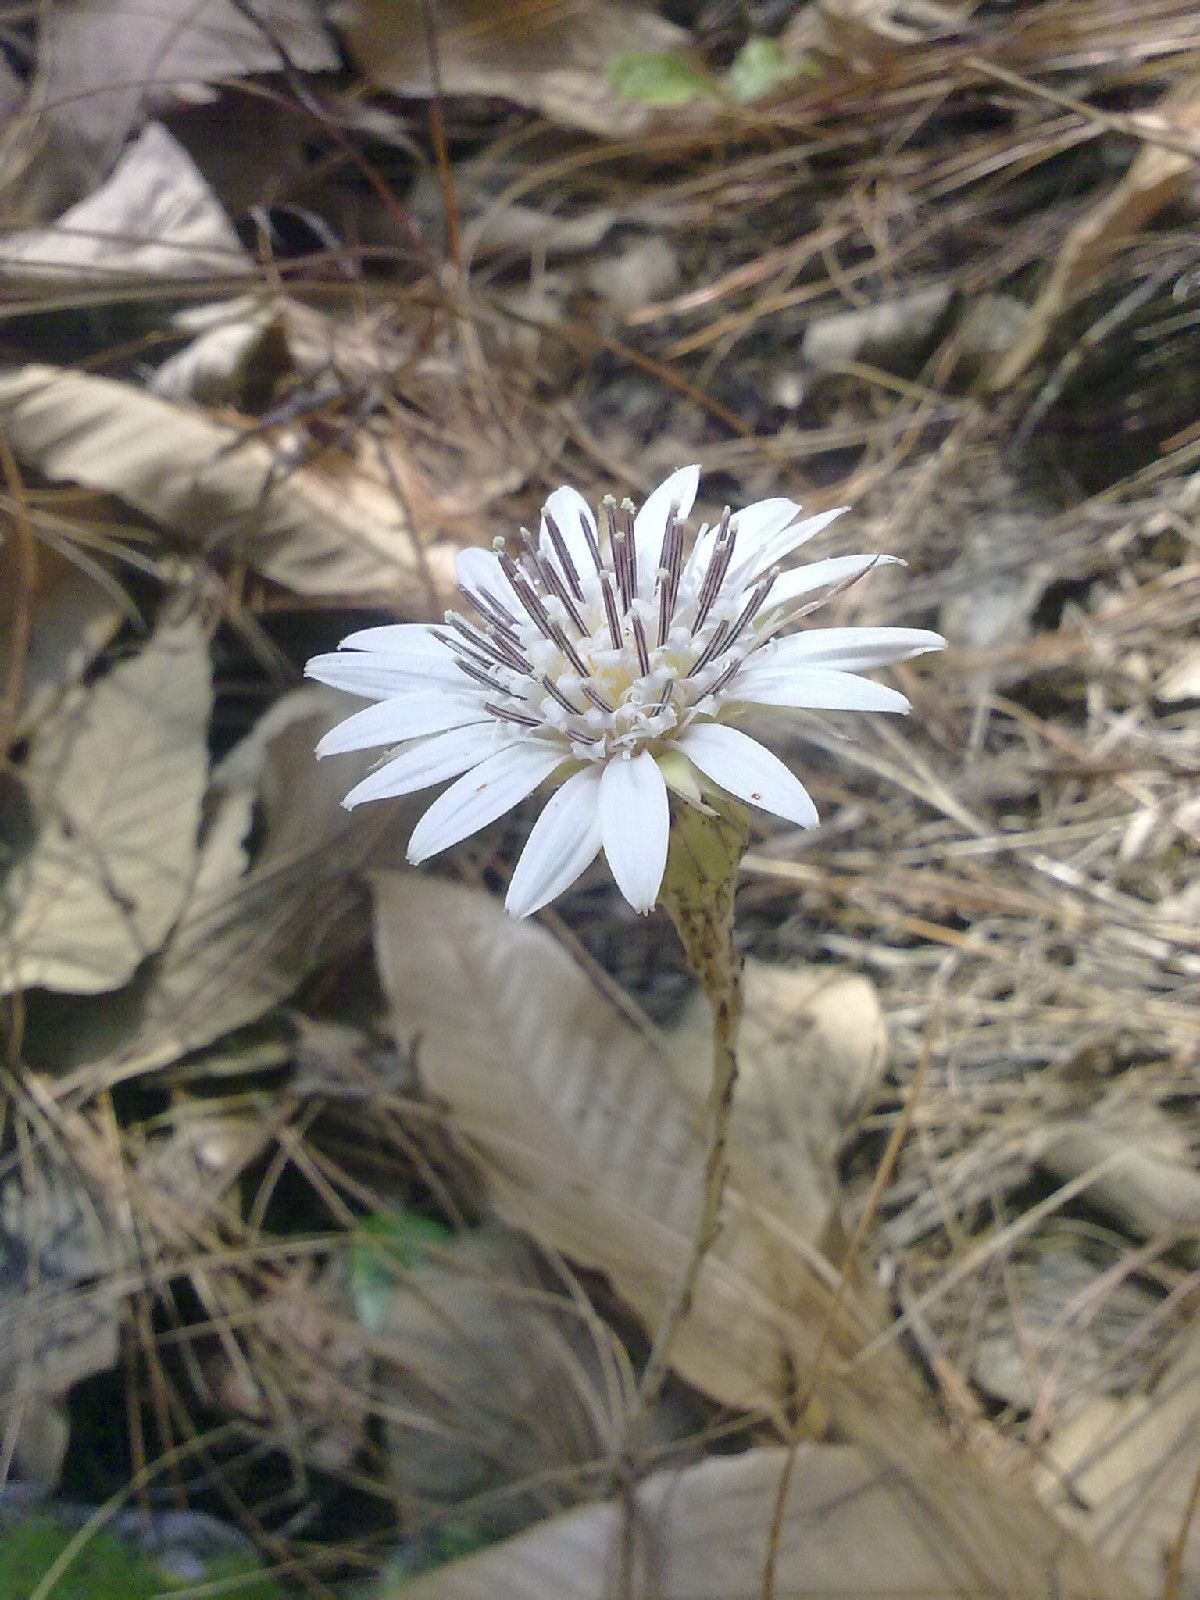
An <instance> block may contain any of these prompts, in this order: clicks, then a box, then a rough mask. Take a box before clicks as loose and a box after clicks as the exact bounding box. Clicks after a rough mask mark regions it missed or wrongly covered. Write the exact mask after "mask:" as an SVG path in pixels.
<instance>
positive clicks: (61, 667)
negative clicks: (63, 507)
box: [0, 539, 123, 737]
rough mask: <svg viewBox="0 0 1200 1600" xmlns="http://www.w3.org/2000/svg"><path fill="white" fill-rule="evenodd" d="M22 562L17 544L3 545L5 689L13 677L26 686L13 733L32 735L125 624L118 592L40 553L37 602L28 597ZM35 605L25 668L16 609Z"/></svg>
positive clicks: (0, 605)
mask: <svg viewBox="0 0 1200 1600" xmlns="http://www.w3.org/2000/svg"><path fill="white" fill-rule="evenodd" d="M19 564H20V558H19V556H18V553H17V544H16V541H15V540H14V539H8V540H7V541H6V542H5V543H3V544H0V686H4V685H7V684H8V683H9V682H10V681H11V676H12V674H13V673H14V672H17V673H19V675H20V682H21V697H20V704H19V705H18V706H17V707H16V718H15V722H14V724H13V725H12V726H11V728H10V729H9V732H10V733H11V735H12V737H19V736H20V735H21V734H24V733H28V732H29V730H30V729H31V728H32V727H33V726H34V724H35V723H36V722H37V721H38V720H39V718H41V717H42V716H43V715H44V714H45V712H46V711H47V710H48V709H49V708H50V707H51V706H52V705H53V704H54V702H55V700H56V698H57V696H58V695H59V694H60V693H61V691H62V690H63V689H66V688H69V687H70V686H71V685H72V684H74V683H77V682H78V681H79V679H80V678H81V677H82V676H83V673H84V672H85V670H86V669H87V668H88V667H89V666H90V665H91V663H92V661H94V660H95V658H96V656H97V655H98V654H99V653H100V651H101V650H103V648H104V646H105V645H106V644H108V643H109V641H110V640H111V639H112V637H113V635H114V634H115V633H116V631H117V629H118V627H119V626H120V624H121V619H122V615H123V608H122V607H121V606H120V605H119V604H118V601H117V598H116V596H115V595H114V594H113V592H112V591H111V590H110V589H109V588H107V587H106V586H105V585H103V584H102V583H101V582H100V581H99V580H98V579H97V578H96V577H93V576H92V575H91V574H89V573H87V572H84V571H82V570H81V569H80V568H79V567H78V566H77V565H75V563H74V562H71V561H68V560H67V558H66V556H63V555H60V554H59V553H58V551H57V550H53V549H51V548H49V547H47V546H45V545H41V546H39V547H38V551H37V574H36V578H35V580H34V586H33V593H32V596H27V595H23V594H22V592H21V587H20V581H19V578H18V571H19ZM21 604H29V605H30V616H29V639H28V645H27V647H26V649H25V652H24V655H23V657H22V659H21V661H20V662H17V661H16V660H15V659H14V656H13V647H14V645H15V644H16V643H17V641H18V630H17V627H16V621H17V619H16V613H15V610H10V607H15V606H17V605H21ZM0 692H2V690H0Z"/></svg>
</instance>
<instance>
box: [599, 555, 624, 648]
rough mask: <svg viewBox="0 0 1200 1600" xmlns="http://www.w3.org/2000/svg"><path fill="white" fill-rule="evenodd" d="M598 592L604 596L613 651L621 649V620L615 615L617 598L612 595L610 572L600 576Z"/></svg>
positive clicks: (611, 576) (605, 613)
mask: <svg viewBox="0 0 1200 1600" xmlns="http://www.w3.org/2000/svg"><path fill="white" fill-rule="evenodd" d="M600 592H601V594H602V595H603V596H604V615H605V617H606V618H607V619H608V632H609V637H610V638H611V639H612V646H613V649H614V650H620V649H622V648H623V640H622V638H621V619H620V617H619V616H618V615H617V597H616V595H615V594H614V593H613V575H612V573H611V572H602V573H601V574H600Z"/></svg>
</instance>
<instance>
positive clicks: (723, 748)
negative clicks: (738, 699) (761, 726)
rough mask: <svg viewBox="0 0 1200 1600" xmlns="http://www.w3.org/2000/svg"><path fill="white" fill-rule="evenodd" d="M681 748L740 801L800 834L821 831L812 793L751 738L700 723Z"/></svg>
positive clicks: (691, 731) (713, 725)
mask: <svg viewBox="0 0 1200 1600" xmlns="http://www.w3.org/2000/svg"><path fill="white" fill-rule="evenodd" d="M679 748H680V749H681V750H682V751H683V753H684V755H685V756H686V757H687V758H688V760H689V761H690V762H691V763H692V765H693V766H694V767H696V768H697V769H698V770H699V771H700V772H702V773H703V774H704V776H705V777H706V778H710V779H711V780H712V782H713V783H715V784H718V785H719V786H720V787H721V788H722V789H724V790H726V791H727V792H728V793H729V794H731V795H734V796H735V797H736V798H737V799H739V800H745V801H746V802H747V803H748V804H750V805H752V806H760V807H761V808H762V809H763V810H764V811H771V812H774V814H775V815H776V816H777V817H783V818H784V819H785V820H786V821H788V822H794V823H796V824H797V825H798V826H799V827H801V828H815V827H816V825H817V822H818V817H817V808H816V806H814V805H813V803H812V800H811V799H810V797H809V793H808V790H807V789H806V788H805V787H804V785H803V784H802V783H801V782H800V780H799V778H798V777H797V776H796V774H795V773H794V772H792V771H791V769H790V768H788V767H785V766H784V764H783V762H782V761H780V759H779V757H778V756H775V755H772V754H771V752H770V751H769V750H768V749H767V748H766V747H765V746H764V745H761V744H759V742H758V740H757V739H752V738H751V737H750V736H749V734H746V733H741V732H739V730H738V729H737V728H727V727H726V726H725V725H724V724H723V723H720V722H701V723H698V724H696V726H694V727H691V728H689V729H688V730H687V732H686V733H685V734H684V735H683V737H682V738H681V739H680V741H679Z"/></svg>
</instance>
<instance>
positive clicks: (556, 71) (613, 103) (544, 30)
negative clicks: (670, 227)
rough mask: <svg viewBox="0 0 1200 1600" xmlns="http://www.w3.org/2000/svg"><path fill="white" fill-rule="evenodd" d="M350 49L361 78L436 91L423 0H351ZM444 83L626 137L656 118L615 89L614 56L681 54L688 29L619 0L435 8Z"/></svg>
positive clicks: (401, 90) (452, 2)
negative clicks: (611, 76) (513, 8)
mask: <svg viewBox="0 0 1200 1600" xmlns="http://www.w3.org/2000/svg"><path fill="white" fill-rule="evenodd" d="M343 9H344V13H345V18H344V20H345V26H346V32H347V37H348V40H349V44H350V48H351V50H352V51H353V53H354V59H355V61H356V63H357V65H358V67H359V70H360V71H361V72H362V74H363V76H364V77H365V78H366V79H367V80H368V81H369V82H371V83H374V84H377V85H378V86H379V87H380V88H384V89H390V90H391V91H392V92H393V93H395V94H406V95H428V94H430V93H431V92H432V90H433V81H432V79H431V76H430V67H429V55H428V45H427V32H426V28H425V23H424V13H423V10H422V6H421V3H420V0H349V3H348V4H347V5H345V6H344V8H343ZM437 23H438V31H437V65H438V86H439V88H440V90H441V92H442V93H444V94H449V95H487V96H489V97H494V98H496V99H501V100H511V101H514V102H515V103H516V104H517V105H522V106H528V107H529V108H530V109H532V110H535V111H540V112H542V114H543V115H544V116H546V117H548V118H549V119H550V120H551V121H552V122H560V123H564V124H566V125H567V126H568V127H576V128H586V129H588V130H589V131H590V132H593V133H608V134H619V135H621V136H624V137H627V136H629V135H630V134H633V133H636V132H637V131H638V130H639V129H640V128H642V127H644V126H645V124H646V122H647V121H648V120H649V113H648V111H647V109H646V107H645V106H643V105H639V104H638V103H637V102H635V101H631V100H626V99H624V98H623V97H622V96H620V95H618V94H617V93H616V91H615V90H614V89H613V88H612V87H611V86H610V84H609V80H608V73H609V69H610V67H611V66H612V65H613V63H614V62H616V61H618V60H619V59H620V58H621V57H622V56H625V55H629V54H630V53H633V52H647V53H650V54H656V53H659V52H663V51H672V50H679V49H680V48H681V47H682V46H683V45H685V44H686V43H687V39H688V35H687V34H686V33H685V32H684V31H683V30H682V29H680V28H677V27H675V26H674V25H673V24H672V23H669V22H667V21H665V20H664V19H663V18H661V17H657V16H655V15H654V14H653V12H651V11H649V10H647V9H644V8H642V7H639V6H633V5H625V4H621V3H619V0H552V3H551V4H549V5H546V4H541V5H533V6H527V7H525V8H524V10H523V11H522V12H521V13H520V14H519V15H513V16H512V17H511V18H510V17H509V16H507V14H506V12H505V10H504V8H502V7H493V6H491V5H481V4H479V0H444V3H442V4H440V5H439V6H438V8H437Z"/></svg>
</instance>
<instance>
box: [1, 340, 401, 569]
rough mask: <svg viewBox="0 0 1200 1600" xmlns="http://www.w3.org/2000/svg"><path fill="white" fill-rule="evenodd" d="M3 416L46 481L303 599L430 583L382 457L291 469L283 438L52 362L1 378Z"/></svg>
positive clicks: (15, 445)
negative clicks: (81, 491)
mask: <svg viewBox="0 0 1200 1600" xmlns="http://www.w3.org/2000/svg"><path fill="white" fill-rule="evenodd" d="M0 425H2V426H3V428H4V430H5V433H6V435H7V437H8V440H9V443H10V444H11V446H12V449H13V451H14V453H15V454H16V455H17V457H18V458H19V459H20V460H21V461H22V462H24V464H25V465H27V466H30V467H33V468H35V469H36V470H37V471H39V472H41V473H43V474H44V475H45V476H46V477H48V478H50V479H52V480H54V481H55V482H64V481H67V482H72V483H78V484H81V485H83V486H84V487H86V488H91V489H99V490H103V491H104V492H106V493H108V494H113V495H116V496H117V498H118V499H120V500H122V501H124V502H125V503H126V504H127V505H131V506H134V507H135V508H136V509H137V510H138V511H140V512H142V513H143V514H144V515H145V516H148V517H151V518H153V519H154V520H155V521H156V522H158V523H159V524H160V525H161V526H162V527H164V528H166V529H167V530H168V531H169V532H171V533H173V534H176V535H178V536H180V537H182V538H184V539H187V540H189V541H191V542H192V543H194V544H196V545H197V546H199V547H200V548H201V549H202V550H203V551H204V553H205V554H206V555H209V556H211V557H212V558H213V559H218V560H219V559H227V560H244V561H247V562H249V564H250V565H251V566H252V567H254V568H256V569H257V570H258V571H259V572H261V573H262V574H263V575H264V576H266V577H268V578H272V579H274V580H275V582H277V583H281V584H284V585H285V586H286V587H288V588H291V589H294V590H296V591H297V592H298V593H300V594H319V595H322V594H337V595H369V594H380V593H393V594H395V593H401V592H404V593H408V594H411V593H413V592H414V591H415V592H416V593H418V594H424V593H426V592H427V591H428V588H429V574H428V571H427V569H426V567H425V565H424V563H423V562H422V560H421V557H420V552H419V551H418V549H417V547H416V545H415V544H414V541H413V538H412V532H411V529H410V527H409V524H408V518H407V516H406V514H405V511H404V509H403V507H402V506H401V505H399V504H398V503H397V500H396V497H395V494H394V492H393V487H392V481H391V478H390V476H389V474H388V473H387V472H386V471H385V470H384V469H383V467H382V466H381V465H380V462H379V458H378V456H377V455H366V454H364V455H362V456H361V457H357V458H354V459H351V458H349V457H346V456H342V455H339V454H334V453H331V452H326V453H324V454H323V455H322V456H321V457H320V458H319V460H317V461H316V462H313V463H310V464H305V465H297V464H295V463H294V462H292V461H290V460H289V459H288V451H287V447H286V445H285V444H284V443H280V444H279V445H278V446H277V447H275V448H273V447H272V446H271V445H270V444H268V443H265V442H264V441H263V440H262V439H261V438H254V437H247V436H246V434H245V432H244V430H243V429H241V428H238V427H236V426H231V425H229V424H227V423H219V422H214V421H212V420H211V419H210V418H208V417H206V416H205V415H204V414H203V413H202V412H200V411H197V410H194V409H192V408H191V407H187V406H177V405H172V404H171V403H170V402H169V401H166V400H160V399H158V398H157V397H156V396H154V395H149V394H146V393H144V392H143V391H142V390H140V389H136V388H134V387H133V386H132V385H130V384H124V383H117V382H115V381H114V380H112V379H110V378H96V377H92V376H90V375H89V374H85V373H76V372H68V371H65V370H63V369H61V368H56V367H49V366H36V365H35V366H27V367H22V368H19V369H18V370H16V371H12V372H7V373H3V374H0ZM295 442H296V441H294V440H293V441H292V443H293V445H294V444H295Z"/></svg>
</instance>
